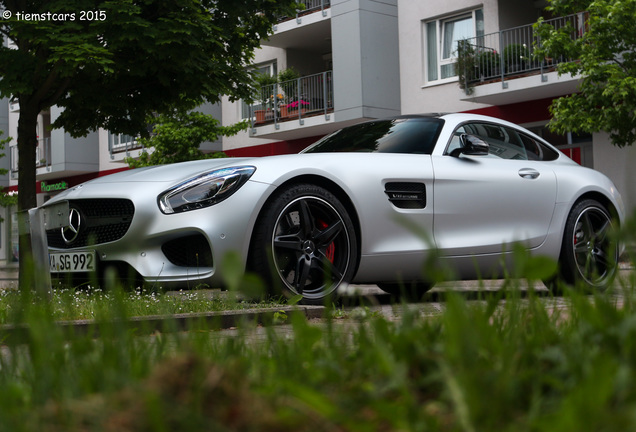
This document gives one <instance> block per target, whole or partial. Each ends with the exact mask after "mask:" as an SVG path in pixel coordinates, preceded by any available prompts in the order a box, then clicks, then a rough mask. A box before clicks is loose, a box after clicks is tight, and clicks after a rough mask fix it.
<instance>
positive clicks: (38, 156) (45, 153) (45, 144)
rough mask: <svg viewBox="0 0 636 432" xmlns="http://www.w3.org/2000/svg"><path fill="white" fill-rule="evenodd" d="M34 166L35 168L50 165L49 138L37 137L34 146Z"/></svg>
mask: <svg viewBox="0 0 636 432" xmlns="http://www.w3.org/2000/svg"><path fill="white" fill-rule="evenodd" d="M35 166H36V167H37V168H42V167H47V168H48V167H50V166H51V138H38V145H37V147H36V148H35Z"/></svg>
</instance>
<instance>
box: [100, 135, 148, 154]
mask: <svg viewBox="0 0 636 432" xmlns="http://www.w3.org/2000/svg"><path fill="white" fill-rule="evenodd" d="M141 148H143V146H142V145H141V144H139V143H138V142H137V140H136V139H135V138H134V137H132V136H130V135H124V134H112V133H109V134H108V153H109V154H110V158H111V159H115V154H116V153H125V156H126V157H129V156H130V153H129V152H130V151H131V150H137V149H141Z"/></svg>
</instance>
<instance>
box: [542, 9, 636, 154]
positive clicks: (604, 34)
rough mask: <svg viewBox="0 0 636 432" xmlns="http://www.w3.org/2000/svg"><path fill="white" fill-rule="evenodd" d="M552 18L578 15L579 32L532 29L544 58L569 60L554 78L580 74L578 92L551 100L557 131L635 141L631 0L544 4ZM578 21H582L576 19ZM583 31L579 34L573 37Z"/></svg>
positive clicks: (635, 13) (635, 37)
mask: <svg viewBox="0 0 636 432" xmlns="http://www.w3.org/2000/svg"><path fill="white" fill-rule="evenodd" d="M547 9H548V10H549V11H551V12H552V13H553V15H555V16H565V15H568V14H572V13H580V12H582V11H586V12H587V13H585V14H580V15H579V20H580V24H581V26H580V27H579V28H573V26H570V27H569V28H563V29H560V30H555V29H554V28H553V27H552V26H550V25H548V24H547V23H545V22H544V21H543V20H540V21H539V22H538V23H537V24H536V25H535V27H536V29H537V31H538V33H539V37H540V40H541V46H540V47H538V50H537V51H535V53H538V54H540V55H543V56H545V57H553V58H557V57H559V56H564V57H565V58H569V59H575V60H576V61H572V62H568V63H561V64H559V66H558V71H559V74H572V75H574V76H576V75H579V74H580V75H581V81H580V86H579V93H576V94H573V95H570V96H566V97H562V98H559V99H556V100H555V101H554V102H553V103H552V105H551V107H550V111H551V113H552V115H553V120H552V121H551V122H550V126H551V127H552V129H554V130H556V131H558V132H566V131H574V132H587V133H592V132H598V131H606V132H609V134H610V138H611V141H612V143H613V144H614V145H616V146H619V147H623V146H626V145H631V144H632V143H633V142H634V141H636V26H634V17H636V0H595V1H592V0H550V5H549V7H548V8H547ZM582 18H584V19H582ZM582 29H584V32H583V35H582V36H581V37H579V38H573V37H572V35H573V34H578V33H579V32H580V30H582Z"/></svg>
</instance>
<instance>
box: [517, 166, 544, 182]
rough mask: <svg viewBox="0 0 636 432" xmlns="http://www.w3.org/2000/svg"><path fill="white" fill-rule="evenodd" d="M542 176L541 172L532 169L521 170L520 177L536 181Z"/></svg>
mask: <svg viewBox="0 0 636 432" xmlns="http://www.w3.org/2000/svg"><path fill="white" fill-rule="evenodd" d="M539 175H541V174H540V173H539V171H537V170H535V169H532V168H521V169H520V170H519V176H520V177H521V178H524V179H530V180H531V179H536V178H537V177H539Z"/></svg>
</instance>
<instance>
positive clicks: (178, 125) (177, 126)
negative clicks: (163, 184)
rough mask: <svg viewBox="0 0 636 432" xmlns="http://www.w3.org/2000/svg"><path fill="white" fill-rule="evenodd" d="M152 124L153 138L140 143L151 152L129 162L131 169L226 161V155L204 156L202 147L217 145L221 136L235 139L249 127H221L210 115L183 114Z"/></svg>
mask: <svg viewBox="0 0 636 432" xmlns="http://www.w3.org/2000/svg"><path fill="white" fill-rule="evenodd" d="M151 121H152V122H154V123H155V124H154V127H153V130H152V134H151V136H150V137H148V138H140V139H138V140H137V141H138V142H139V143H140V144H141V145H143V146H144V148H145V149H150V148H151V149H152V150H151V151H144V152H142V153H141V155H140V156H139V158H138V159H134V158H127V159H126V162H127V163H128V165H129V166H130V167H131V168H137V167H142V166H150V165H162V164H169V163H176V162H185V161H189V160H196V159H209V158H218V157H225V156H226V155H225V153H223V152H215V153H203V152H202V151H201V150H200V149H199V145H200V144H201V143H203V142H205V141H211V142H214V141H216V140H217V139H219V137H220V136H222V135H224V136H232V135H236V134H237V133H238V132H239V131H241V130H244V129H245V128H246V127H247V126H248V124H247V123H246V122H243V123H238V124H236V125H232V126H219V121H218V120H216V119H215V118H213V117H212V116H210V115H208V114H203V113H201V112H197V111H190V112H184V111H181V110H177V111H175V112H174V113H173V114H170V115H162V116H159V117H157V118H154V119H153V120H151Z"/></svg>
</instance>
